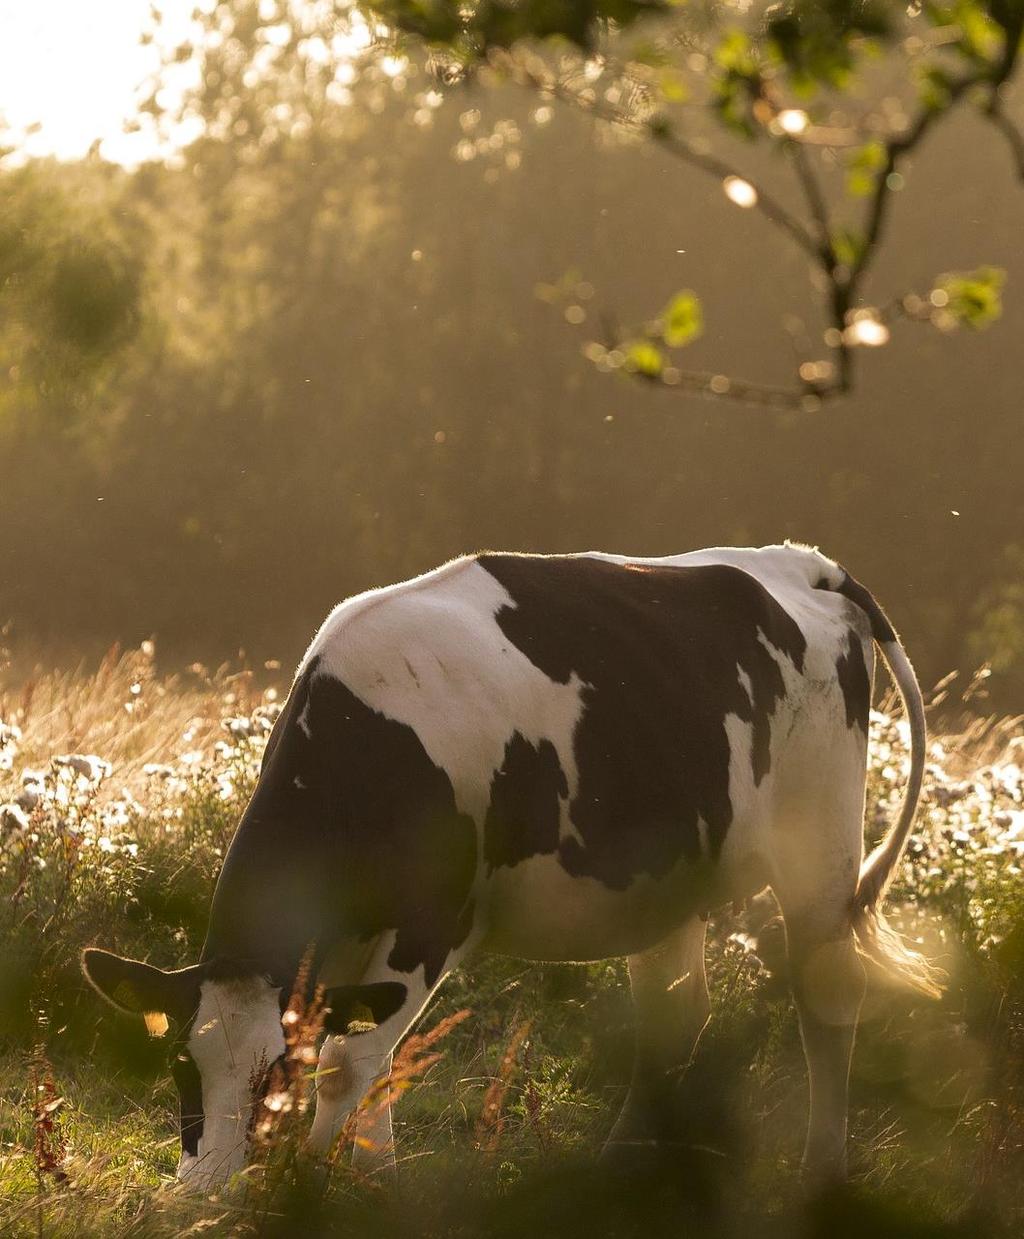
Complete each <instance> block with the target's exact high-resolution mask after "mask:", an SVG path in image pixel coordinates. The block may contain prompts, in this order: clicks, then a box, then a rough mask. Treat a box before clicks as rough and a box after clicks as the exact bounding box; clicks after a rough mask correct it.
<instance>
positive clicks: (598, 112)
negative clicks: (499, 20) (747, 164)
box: [512, 61, 821, 262]
mask: <svg viewBox="0 0 1024 1239" xmlns="http://www.w3.org/2000/svg"><path fill="white" fill-rule="evenodd" d="M512 68H513V71H514V72H516V73H518V74H519V76H520V78H521V79H522V80H524V81H525V82H526V83H527V84H528V85H530V86H532V87H533V88H534V89H536V90H539V91H540V92H541V93H542V94H546V95H550V96H551V97H552V98H555V99H559V100H561V101H562V102H563V103H569V104H571V105H572V106H573V107H575V108H577V109H578V110H579V111H581V112H586V113H588V115H590V116H594V117H596V118H597V119H598V120H603V121H605V122H606V123H608V124H611V125H617V126H618V127H619V128H621V129H625V130H626V131H627V132H630V133H634V134H637V135H638V136H642V137H647V138H650V139H651V140H652V141H654V142H656V143H657V144H658V145H659V146H660V147H661V148H662V149H663V150H666V151H668V152H669V154H671V155H674V156H675V157H676V158H677V159H679V160H681V161H682V162H683V163H687V164H689V165H690V166H691V167H694V168H698V169H699V170H700V171H702V172H706V173H707V174H708V175H709V176H713V177H715V178H716V179H717V180H719V181H723V180H725V178H726V177H730V176H735V177H737V178H738V179H740V180H742V181H746V183H747V184H748V185H750V186H751V187H752V188H753V190H754V192H755V193H756V195H757V201H756V202H755V203H753V204H752V207H753V209H754V210H756V211H760V213H761V214H762V215H763V216H764V217H765V218H766V219H767V220H769V221H770V222H771V223H772V224H774V225H775V226H776V227H777V228H779V229H780V230H781V231H783V232H784V233H786V235H787V236H788V237H789V238H790V239H791V240H792V241H794V242H795V243H796V244H797V245H798V246H799V247H800V248H801V249H802V250H803V251H804V253H806V254H809V255H810V256H811V257H812V258H813V259H814V260H815V262H820V260H821V250H820V246H819V244H818V242H817V241H816V239H815V237H814V236H813V235H812V234H811V233H810V232H809V231H808V229H807V228H805V227H804V225H803V224H802V223H801V222H800V221H799V220H798V219H797V218H796V216H795V215H793V214H792V212H790V211H788V210H787V209H786V208H785V207H784V206H783V205H782V203H781V202H779V201H778V200H777V199H776V198H775V197H774V196H773V195H772V194H770V193H769V192H768V190H766V189H765V188H764V186H763V185H759V184H758V183H757V182H755V181H752V180H751V179H750V177H748V176H745V175H744V174H743V173H742V172H740V171H738V170H737V169H736V168H735V167H733V166H732V165H731V164H729V163H727V162H726V161H725V160H724V159H719V158H718V156H717V155H712V154H710V153H709V152H707V151H702V150H700V149H699V148H698V147H697V146H695V145H694V144H693V143H692V142H689V141H687V139H686V138H683V137H680V136H679V134H677V133H675V132H674V131H672V130H670V129H661V128H659V127H657V126H656V125H652V124H651V123H650V122H647V121H642V120H638V119H636V117H633V116H630V115H629V113H628V112H625V111H623V109H622V108H619V107H616V106H615V105H614V104H611V103H608V102H607V101H606V100H599V99H591V98H581V96H580V95H579V94H578V93H577V92H576V91H574V90H573V89H572V88H571V87H569V86H567V85H566V84H565V83H564V82H560V81H559V80H558V79H557V78H556V77H554V76H542V75H541V74H539V73H538V72H537V71H536V70H534V69H531V68H530V67H529V66H527V65H525V64H523V63H522V62H518V63H517V62H515V61H512Z"/></svg>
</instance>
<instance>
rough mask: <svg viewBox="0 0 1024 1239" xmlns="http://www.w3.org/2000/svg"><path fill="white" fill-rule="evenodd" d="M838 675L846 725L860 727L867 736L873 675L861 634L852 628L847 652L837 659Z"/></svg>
mask: <svg viewBox="0 0 1024 1239" xmlns="http://www.w3.org/2000/svg"><path fill="white" fill-rule="evenodd" d="M836 675H837V677H838V679H839V687H840V688H841V689H842V692H843V701H844V702H845V704H846V725H847V727H859V728H860V729H861V731H862V732H863V733H864V734H865V736H866V735H867V734H868V715H869V714H870V711H871V676H870V675H869V674H868V668H867V664H866V663H865V661H864V647H863V645H862V644H861V639H860V635H859V634H858V633H857V632H855V631H854V630H853V629H852V628H851V629H850V630H849V631H848V632H847V634H846V653H845V654H840V655H839V657H838V658H837V659H836Z"/></svg>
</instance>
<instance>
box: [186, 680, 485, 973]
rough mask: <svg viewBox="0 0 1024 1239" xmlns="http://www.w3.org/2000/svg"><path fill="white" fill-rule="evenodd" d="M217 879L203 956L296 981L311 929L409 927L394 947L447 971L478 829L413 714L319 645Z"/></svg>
mask: <svg viewBox="0 0 1024 1239" xmlns="http://www.w3.org/2000/svg"><path fill="white" fill-rule="evenodd" d="M271 741H272V745H273V747H272V750H271V755H270V757H269V759H268V760H267V761H266V762H265V763H264V767H263V770H262V772H261V775H260V779H259V782H258V784H257V787H256V791H255V792H254V794H253V797H252V800H251V801H250V803H249V805H248V807H247V809H246V811H245V814H244V816H243V818H242V821H241V823H240V825H239V827H238V830H237V831H236V833H235V837H234V839H233V840H232V842H231V846H230V848H229V849H228V854H227V857H226V859H225V861H224V868H223V870H222V872H221V876H220V879H219V881H218V883H217V890H216V893H215V895H214V904H213V910H212V913H211V922H210V932H209V936H208V938H207V943H206V947H205V949H204V957H206V958H209V957H211V956H222V957H228V958H231V957H234V958H239V957H242V958H256V959H259V960H261V961H264V967H266V968H267V970H268V971H269V972H270V973H271V975H272V976H273V977H274V979H275V981H277V982H278V983H285V984H290V982H291V978H292V977H294V974H295V969H296V966H297V964H298V961H299V960H300V959H301V957H302V955H303V953H304V951H305V950H306V947H307V946H308V944H309V943H310V942H316V943H317V944H318V947H319V948H320V949H321V950H326V948H327V947H329V946H330V945H331V944H332V943H333V942H335V941H337V940H339V939H340V938H345V937H352V936H358V937H360V938H364V939H368V938H371V937H375V936H377V935H378V934H380V933H382V932H384V931H386V930H394V931H395V932H396V940H395V945H394V948H393V950H392V952H391V955H390V957H389V959H388V963H389V965H390V966H391V967H392V968H395V969H396V970H397V971H400V972H412V971H413V970H414V969H416V968H418V967H420V966H421V965H422V967H423V970H424V975H425V978H426V981H427V984H428V985H430V984H433V982H434V981H436V980H437V978H438V976H439V975H440V973H441V970H442V968H443V967H444V963H445V960H446V959H447V957H448V955H449V953H450V952H451V951H452V950H453V949H454V948H455V947H457V946H459V945H460V944H461V943H462V942H463V941H464V940H465V938H466V936H467V935H468V933H469V929H470V925H471V923H472V907H471V904H470V899H469V895H470V890H471V887H472V883H473V877H474V873H475V869H476V832H475V828H474V824H473V821H472V819H471V818H470V817H469V816H467V815H466V814H463V813H460V812H459V811H458V809H457V808H456V805H455V795H454V792H453V789H452V785H451V781H450V780H449V778H448V775H447V774H446V773H445V772H444V771H443V770H442V769H440V768H439V767H438V766H436V765H434V763H433V762H432V761H431V760H430V758H429V757H428V756H427V753H426V751H425V750H424V748H423V745H422V744H421V743H420V740H419V737H418V736H417V735H416V733H415V731H414V730H413V729H412V728H411V727H407V726H406V725H405V724H404V723H399V722H396V721H395V720H393V719H389V718H387V717H385V716H384V715H383V714H379V713H378V712H377V711H375V710H373V709H371V708H370V707H369V706H367V705H366V704H365V703H364V702H362V701H361V700H360V699H359V698H358V697H356V696H355V694H354V693H352V692H351V690H350V689H349V688H347V687H346V685H344V684H343V683H341V682H340V681H339V680H337V679H335V678H334V677H332V676H331V675H329V674H327V673H326V672H324V671H323V670H322V668H321V666H320V660H319V658H313V659H312V660H311V661H310V662H309V664H308V665H307V666H306V668H305V669H304V670H303V672H302V675H301V676H300V677H299V679H298V680H297V681H296V683H295V684H294V686H293V688H292V692H291V694H290V696H289V699H288V703H287V705H286V707H285V709H284V711H282V714H281V716H280V718H279V719H278V721H277V724H276V726H275V728H274V734H273V735H272V737H271Z"/></svg>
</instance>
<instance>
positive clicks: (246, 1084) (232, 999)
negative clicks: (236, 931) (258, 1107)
mask: <svg viewBox="0 0 1024 1239" xmlns="http://www.w3.org/2000/svg"><path fill="white" fill-rule="evenodd" d="M279 995H280V990H279V989H278V988H277V987H276V986H273V985H271V984H270V982H269V981H267V980H265V979H264V978H263V977H244V978H240V979H238V980H230V981H204V982H203V984H202V987H201V989H200V1001H199V1009H198V1011H197V1012H196V1017H195V1020H194V1022H193V1024H192V1032H191V1034H190V1035H189V1039H188V1050H189V1053H190V1054H191V1055H192V1058H193V1059H194V1061H195V1064H196V1067H197V1068H198V1069H199V1077H200V1080H201V1081H202V1091H203V1134H202V1136H200V1138H199V1155H198V1157H190V1156H189V1155H188V1154H182V1157H181V1160H180V1162H179V1163H178V1178H179V1179H182V1180H187V1181H188V1183H189V1184H190V1186H193V1187H196V1188H198V1189H199V1190H205V1189H206V1188H207V1187H209V1186H210V1185H211V1184H214V1183H219V1182H224V1181H225V1180H227V1179H229V1178H230V1177H231V1176H232V1175H233V1174H236V1173H237V1172H238V1171H239V1170H241V1169H242V1167H243V1165H244V1163H245V1145H246V1136H247V1131H248V1127H249V1120H250V1117H251V1110H252V1083H253V1078H254V1075H255V1074H256V1073H257V1072H258V1071H259V1069H260V1068H261V1066H269V1065H270V1064H271V1063H272V1062H273V1061H274V1060H275V1059H276V1058H278V1057H280V1055H281V1054H283V1053H284V1049H285V1042H284V1032H283V1030H282V1028H281V1008H280V1005H279Z"/></svg>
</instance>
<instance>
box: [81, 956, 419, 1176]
mask: <svg viewBox="0 0 1024 1239" xmlns="http://www.w3.org/2000/svg"><path fill="white" fill-rule="evenodd" d="M82 971H83V972H84V973H85V976H86V979H87V980H88V981H89V983H90V984H91V985H92V986H93V987H94V988H95V989H96V990H97V991H98V992H99V993H100V994H101V995H102V996H103V997H104V998H105V999H106V1000H107V1001H108V1002H109V1003H111V1004H112V1005H113V1006H115V1007H117V1008H118V1009H119V1010H121V1011H125V1012H127V1013H128V1014H130V1015H135V1016H141V1017H142V1018H143V1019H144V1020H145V1022H146V1027H147V1028H148V1029H149V1031H150V1033H151V1035H153V1036H164V1035H165V1034H167V1035H168V1042H169V1048H170V1051H171V1074H172V1075H173V1076H174V1082H175V1084H177V1086H178V1095H179V1099H180V1103H181V1158H180V1160H179V1162H178V1178H179V1179H180V1180H183V1181H185V1182H187V1183H188V1184H189V1186H190V1187H193V1188H196V1189H197V1190H199V1191H204V1190H207V1189H208V1188H210V1187H212V1186H214V1185H215V1184H218V1183H222V1182H225V1181H226V1180H227V1179H229V1178H230V1177H231V1176H232V1175H233V1174H235V1173H237V1172H238V1171H239V1170H241V1169H242V1168H243V1166H244V1165H245V1156H246V1145H247V1143H248V1136H249V1129H250V1123H251V1119H252V1109H253V1106H254V1105H255V1104H258V1101H259V1099H260V1087H259V1086H260V1084H261V1083H263V1082H265V1080H266V1077H267V1075H268V1073H269V1069H270V1068H271V1067H272V1066H273V1064H274V1063H275V1062H276V1061H277V1060H278V1059H279V1058H280V1057H281V1056H282V1055H283V1054H284V1052H285V1039H284V1030H283V1028H282V1025H281V1016H282V1013H283V1011H282V1008H283V1005H284V1004H283V1001H282V995H285V996H287V995H288V994H289V993H290V986H288V987H284V988H282V986H281V985H279V984H275V983H274V981H272V980H271V979H270V978H269V977H268V976H265V975H263V974H261V973H260V972H259V970H258V969H256V968H254V967H252V966H250V965H244V964H238V963H234V962H230V961H221V960H213V961H210V962H207V963H202V964H194V965H193V966H192V967H190V968H180V969H178V970H176V971H173V972H168V971H164V970H163V969H162V968H154V967H153V965H152V964H145V963H142V962H141V961H139V960H135V959H122V958H121V957H120V956H119V955H112V954H111V953H110V952H109V951H100V950H97V949H96V948H94V947H90V948H89V949H88V950H86V951H83V953H82ZM406 992H407V991H406V987H405V986H404V985H402V984H400V983H398V982H395V981H384V982H378V983H376V984H372V985H341V986H336V987H333V988H330V989H327V990H326V991H320V993H321V995H322V1000H323V1004H324V1005H323V1009H322V1020H323V1025H322V1026H323V1030H324V1031H325V1032H327V1033H332V1034H344V1033H351V1032H353V1031H354V1029H355V1027H356V1026H358V1028H359V1029H360V1030H361V1031H365V1030H367V1029H368V1028H371V1027H374V1026H375V1025H377V1024H382V1023H384V1021H385V1020H387V1019H390V1018H391V1016H393V1015H394V1014H395V1013H396V1012H398V1011H399V1010H400V1009H401V1008H402V1005H403V1003H404V1001H405V998H406Z"/></svg>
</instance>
